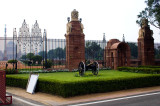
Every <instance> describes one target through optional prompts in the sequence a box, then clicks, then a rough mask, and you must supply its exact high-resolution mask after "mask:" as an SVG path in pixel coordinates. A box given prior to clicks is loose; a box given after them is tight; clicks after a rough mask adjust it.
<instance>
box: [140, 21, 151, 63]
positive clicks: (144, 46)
mask: <svg viewBox="0 0 160 106" xmlns="http://www.w3.org/2000/svg"><path fill="white" fill-rule="evenodd" d="M152 35H153V31H152V30H150V27H149V25H148V20H147V19H143V20H142V27H141V28H140V30H139V37H138V59H139V60H140V61H141V65H154V39H153V36H152Z"/></svg>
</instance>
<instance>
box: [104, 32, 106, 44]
mask: <svg viewBox="0 0 160 106" xmlns="http://www.w3.org/2000/svg"><path fill="white" fill-rule="evenodd" d="M105 41H106V36H105V33H103V42H105Z"/></svg>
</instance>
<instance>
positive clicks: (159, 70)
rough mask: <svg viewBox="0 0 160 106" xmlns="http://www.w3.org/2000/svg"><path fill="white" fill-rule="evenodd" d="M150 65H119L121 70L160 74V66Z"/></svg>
mask: <svg viewBox="0 0 160 106" xmlns="http://www.w3.org/2000/svg"><path fill="white" fill-rule="evenodd" d="M150 67H151V66H148V67H144V66H143V67H118V68H117V69H118V70H119V71H127V72H136V73H148V74H160V68H158V67H156V68H154V66H153V67H151V68H150Z"/></svg>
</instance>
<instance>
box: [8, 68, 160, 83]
mask: <svg viewBox="0 0 160 106" xmlns="http://www.w3.org/2000/svg"><path fill="white" fill-rule="evenodd" d="M76 74H78V72H55V73H39V80H49V81H55V80H56V81H64V82H76V81H83V80H104V79H105V80H112V79H121V78H122V79H123V78H135V77H145V76H152V75H154V74H142V73H131V72H121V71H115V70H103V71H100V72H99V74H98V76H95V75H92V73H91V72H90V71H87V72H86V73H85V75H86V76H84V77H80V76H76ZM7 76H10V77H17V78H24V79H28V78H29V74H12V75H7ZM159 76H160V75H159Z"/></svg>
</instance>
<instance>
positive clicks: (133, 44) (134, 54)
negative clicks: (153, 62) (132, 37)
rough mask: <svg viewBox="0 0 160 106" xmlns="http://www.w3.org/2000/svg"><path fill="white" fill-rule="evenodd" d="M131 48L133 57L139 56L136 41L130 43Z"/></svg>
mask: <svg viewBox="0 0 160 106" xmlns="http://www.w3.org/2000/svg"><path fill="white" fill-rule="evenodd" d="M128 45H129V46H130V49H131V56H132V57H131V58H132V59H136V58H138V46H137V45H136V44H135V43H128Z"/></svg>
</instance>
